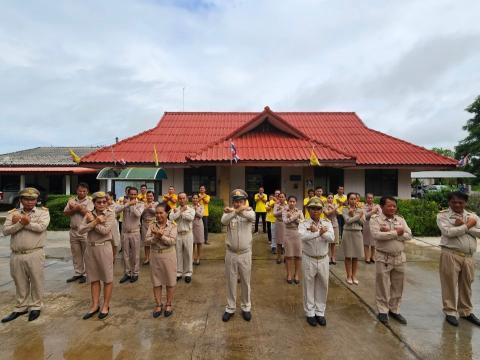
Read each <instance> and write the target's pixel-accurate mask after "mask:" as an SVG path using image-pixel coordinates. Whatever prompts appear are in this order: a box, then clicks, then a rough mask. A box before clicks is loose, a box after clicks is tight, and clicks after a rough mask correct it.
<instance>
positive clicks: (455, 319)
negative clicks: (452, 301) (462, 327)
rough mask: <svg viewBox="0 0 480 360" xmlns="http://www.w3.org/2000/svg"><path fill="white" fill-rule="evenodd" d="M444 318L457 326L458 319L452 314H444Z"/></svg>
mask: <svg viewBox="0 0 480 360" xmlns="http://www.w3.org/2000/svg"><path fill="white" fill-rule="evenodd" d="M445 320H446V321H447V322H448V323H449V324H450V325H452V326H458V319H457V318H456V317H455V316H453V315H447V316H445Z"/></svg>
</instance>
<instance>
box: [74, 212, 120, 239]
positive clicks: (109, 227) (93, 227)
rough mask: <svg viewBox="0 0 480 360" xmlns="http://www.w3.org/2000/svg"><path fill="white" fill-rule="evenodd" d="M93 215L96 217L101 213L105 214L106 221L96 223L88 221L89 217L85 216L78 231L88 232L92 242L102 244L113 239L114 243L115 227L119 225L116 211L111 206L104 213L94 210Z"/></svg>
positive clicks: (88, 237) (81, 232)
mask: <svg viewBox="0 0 480 360" xmlns="http://www.w3.org/2000/svg"><path fill="white" fill-rule="evenodd" d="M92 215H93V217H94V218H95V219H96V218H97V216H99V215H104V216H105V222H104V223H103V224H95V222H94V221H91V222H87V217H86V216H85V217H84V218H83V220H82V223H81V224H80V227H79V229H78V232H79V233H80V234H88V235H87V242H88V243H90V244H93V243H97V244H101V243H104V242H105V241H111V242H112V245H114V244H113V243H114V239H113V227H114V226H116V225H117V224H116V220H115V213H114V212H113V211H112V210H111V209H110V208H107V209H106V210H105V211H104V212H103V213H97V210H93V211H92Z"/></svg>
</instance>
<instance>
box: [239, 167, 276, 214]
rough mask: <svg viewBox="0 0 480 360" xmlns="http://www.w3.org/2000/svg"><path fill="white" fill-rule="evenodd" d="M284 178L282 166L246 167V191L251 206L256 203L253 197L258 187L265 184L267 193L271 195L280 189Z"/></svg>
mask: <svg viewBox="0 0 480 360" xmlns="http://www.w3.org/2000/svg"><path fill="white" fill-rule="evenodd" d="M281 180H282V168H281V167H246V168H245V191H246V192H247V193H248V200H249V202H250V205H251V206H254V205H255V202H254V200H253V197H254V196H255V194H256V193H257V192H258V188H259V187H260V186H263V187H264V189H265V194H267V195H270V194H273V193H274V192H275V190H277V189H280V186H281Z"/></svg>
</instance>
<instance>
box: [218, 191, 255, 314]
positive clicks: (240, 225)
mask: <svg viewBox="0 0 480 360" xmlns="http://www.w3.org/2000/svg"><path fill="white" fill-rule="evenodd" d="M247 197H248V195H247V193H246V192H245V191H244V190H242V189H235V190H233V192H232V199H233V208H231V207H226V208H225V209H224V214H223V215H222V219H221V222H222V224H223V225H226V226H227V239H226V241H225V245H226V252H225V278H226V280H227V307H226V309H225V313H224V314H223V317H222V320H223V321H224V322H227V321H228V320H230V318H231V317H232V316H233V314H234V313H235V310H236V308H237V305H236V303H237V280H238V278H239V277H240V286H241V289H242V297H241V305H240V306H241V308H242V316H243V319H244V320H246V321H250V320H251V319H252V313H251V300H250V276H251V271H252V224H253V223H254V222H255V212H254V211H253V209H252V208H251V207H247V206H246V205H245V202H246V199H247Z"/></svg>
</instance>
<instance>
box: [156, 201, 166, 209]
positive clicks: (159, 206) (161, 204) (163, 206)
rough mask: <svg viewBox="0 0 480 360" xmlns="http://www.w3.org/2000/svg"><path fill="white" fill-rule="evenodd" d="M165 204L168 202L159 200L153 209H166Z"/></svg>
mask: <svg viewBox="0 0 480 360" xmlns="http://www.w3.org/2000/svg"><path fill="white" fill-rule="evenodd" d="M167 206H168V204H167V203H166V202H163V201H162V202H161V203H158V205H157V206H155V209H158V208H163V210H165V211H167Z"/></svg>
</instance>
